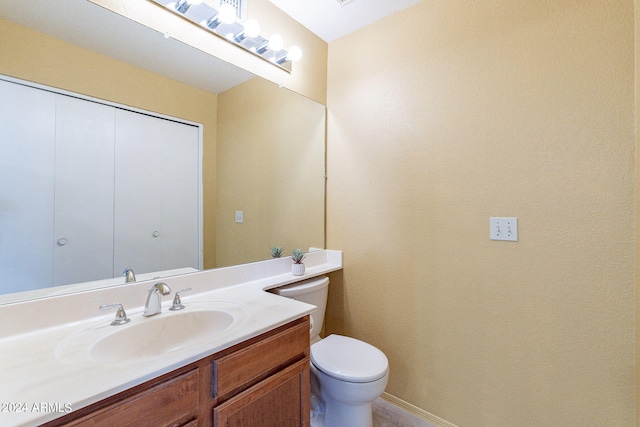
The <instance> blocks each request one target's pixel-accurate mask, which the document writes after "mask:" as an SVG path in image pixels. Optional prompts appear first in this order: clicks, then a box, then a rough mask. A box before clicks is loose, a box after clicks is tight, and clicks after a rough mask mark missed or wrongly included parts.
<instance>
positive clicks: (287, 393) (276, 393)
mask: <svg viewBox="0 0 640 427" xmlns="http://www.w3.org/2000/svg"><path fill="white" fill-rule="evenodd" d="M309 387H310V379H309V358H308V357H307V358H305V359H303V360H301V361H300V362H298V363H296V364H294V365H291V366H290V367H288V368H286V369H284V370H283V371H280V372H278V373H277V374H275V375H273V376H272V377H269V378H267V379H266V380H264V381H262V382H260V383H258V384H256V385H255V386H253V387H251V388H250V389H248V390H246V391H244V392H243V393H240V394H239V395H237V396H235V397H233V398H231V399H229V400H228V401H227V402H225V403H223V404H221V405H219V406H217V407H215V408H214V409H213V419H214V426H215V427H246V426H261V427H300V426H309V410H308V408H309V405H307V404H305V402H303V399H306V398H307V397H308V396H309V394H308V388H309Z"/></svg>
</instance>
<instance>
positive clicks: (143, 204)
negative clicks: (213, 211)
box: [115, 110, 200, 272]
mask: <svg viewBox="0 0 640 427" xmlns="http://www.w3.org/2000/svg"><path fill="white" fill-rule="evenodd" d="M198 151H199V136H198V128H197V127H195V126H189V125H185V124H181V123H176V122H173V121H170V120H163V119H158V118H153V117H149V116H145V115H143V114H138V113H133V112H130V111H124V110H117V112H116V177H115V182H116V188H115V195H116V203H115V247H116V248H117V250H116V254H115V268H116V270H120V269H124V268H126V267H132V268H133V269H134V270H135V271H136V272H152V271H158V270H166V269H170V268H180V267H194V268H199V259H200V257H199V251H198V248H199V223H198V222H199V219H198V212H199V194H200V186H199V157H198V155H199V152H198Z"/></svg>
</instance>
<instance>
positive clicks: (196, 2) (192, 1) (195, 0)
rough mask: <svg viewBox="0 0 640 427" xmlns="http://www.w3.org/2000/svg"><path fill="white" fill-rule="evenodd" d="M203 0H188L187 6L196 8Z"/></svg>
mask: <svg viewBox="0 0 640 427" xmlns="http://www.w3.org/2000/svg"><path fill="white" fill-rule="evenodd" d="M202 1H203V0H188V2H189V4H190V5H192V6H197V5H199V4H202Z"/></svg>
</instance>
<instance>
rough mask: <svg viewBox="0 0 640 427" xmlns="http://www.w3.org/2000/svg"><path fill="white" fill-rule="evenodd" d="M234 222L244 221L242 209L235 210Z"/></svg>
mask: <svg viewBox="0 0 640 427" xmlns="http://www.w3.org/2000/svg"><path fill="white" fill-rule="evenodd" d="M236 222H237V223H239V224H241V223H242V222H244V212H243V211H236Z"/></svg>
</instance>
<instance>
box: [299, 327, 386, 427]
mask: <svg viewBox="0 0 640 427" xmlns="http://www.w3.org/2000/svg"><path fill="white" fill-rule="evenodd" d="M311 371H312V373H313V374H314V375H315V376H316V377H317V378H318V381H319V383H320V392H321V395H322V399H323V400H324V403H325V416H324V422H325V426H327V427H334V426H335V427H339V426H350V427H371V426H372V425H373V419H372V415H371V403H372V402H373V400H374V399H375V398H377V397H379V396H380V395H381V394H382V392H383V391H384V389H385V387H386V386H387V381H388V380H389V362H388V361H387V357H386V356H385V355H384V353H383V352H382V351H380V350H378V349H377V348H376V347H374V346H372V345H370V344H367V343H365V342H363V341H360V340H357V339H354V338H349V337H344V336H342V335H329V336H328V337H326V338H324V339H322V340H320V341H318V342H317V343H315V344H314V345H313V346H311Z"/></svg>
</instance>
